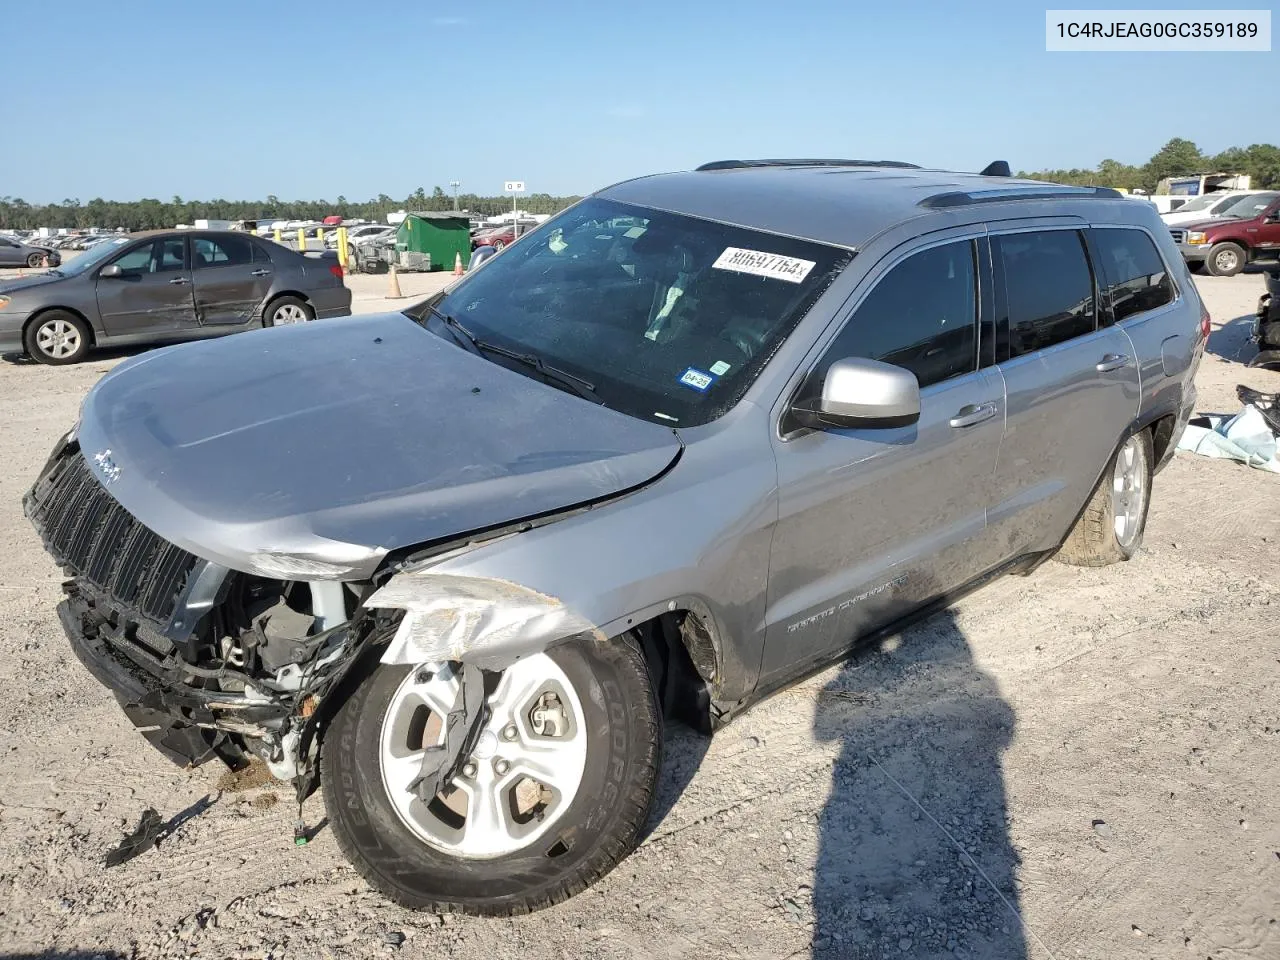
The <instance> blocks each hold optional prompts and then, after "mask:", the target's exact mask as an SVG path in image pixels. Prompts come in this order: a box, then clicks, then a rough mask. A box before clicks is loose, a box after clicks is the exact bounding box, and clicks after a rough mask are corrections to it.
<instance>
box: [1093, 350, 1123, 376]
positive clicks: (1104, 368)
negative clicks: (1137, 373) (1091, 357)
mask: <svg viewBox="0 0 1280 960" xmlns="http://www.w3.org/2000/svg"><path fill="white" fill-rule="evenodd" d="M1128 365H1129V358H1128V357H1126V356H1125V355H1124V354H1123V353H1108V354H1107V355H1106V356H1105V357H1103V358H1102V359H1101V360H1099V361H1098V362H1097V363H1095V364H1094V365H1093V369H1095V370H1097V371H1098V372H1099V373H1109V372H1110V371H1112V370H1119V369H1120V368H1121V367H1127V366H1128Z"/></svg>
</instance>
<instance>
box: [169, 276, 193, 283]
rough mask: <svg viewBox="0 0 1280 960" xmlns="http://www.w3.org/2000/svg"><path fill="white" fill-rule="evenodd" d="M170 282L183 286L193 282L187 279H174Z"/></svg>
mask: <svg viewBox="0 0 1280 960" xmlns="http://www.w3.org/2000/svg"><path fill="white" fill-rule="evenodd" d="M169 282H170V283H174V284H181V283H190V282H191V281H190V280H188V279H187V278H186V277H174V278H173V279H172V280H170V281H169Z"/></svg>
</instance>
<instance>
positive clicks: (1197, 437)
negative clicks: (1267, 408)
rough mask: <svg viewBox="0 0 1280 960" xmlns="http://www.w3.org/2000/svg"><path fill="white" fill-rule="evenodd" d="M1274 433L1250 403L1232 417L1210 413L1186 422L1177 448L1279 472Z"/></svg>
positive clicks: (1279, 464) (1279, 463) (1279, 460)
mask: <svg viewBox="0 0 1280 960" xmlns="http://www.w3.org/2000/svg"><path fill="white" fill-rule="evenodd" d="M1277 446H1280V444H1278V443H1277V441H1276V435H1275V434H1274V433H1272V432H1271V428H1270V427H1268V426H1267V423H1266V421H1265V420H1263V418H1262V414H1261V413H1260V412H1259V411H1258V408H1257V407H1255V406H1254V405H1253V404H1251V403H1250V404H1246V405H1245V407H1244V409H1243V410H1241V411H1240V412H1239V413H1237V414H1236V415H1235V416H1234V417H1228V416H1225V415H1221V414H1210V415H1209V416H1205V417H1197V418H1196V419H1195V420H1192V421H1191V422H1190V423H1189V424H1187V428H1186V430H1184V431H1183V434H1182V439H1181V440H1179V441H1178V449H1179V450H1188V451H1190V452H1191V453H1198V454H1200V455H1201V456H1204V457H1220V458H1223V459H1228V460H1239V461H1240V462H1241V463H1247V464H1248V465H1249V466H1251V467H1257V468H1258V469H1259V470H1267V471H1270V472H1271V473H1280V459H1277V456H1276V448H1277Z"/></svg>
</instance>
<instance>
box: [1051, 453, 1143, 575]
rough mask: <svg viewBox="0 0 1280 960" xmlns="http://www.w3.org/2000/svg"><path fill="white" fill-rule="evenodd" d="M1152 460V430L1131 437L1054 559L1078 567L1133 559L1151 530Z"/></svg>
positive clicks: (1105, 474) (1110, 465)
mask: <svg viewBox="0 0 1280 960" xmlns="http://www.w3.org/2000/svg"><path fill="white" fill-rule="evenodd" d="M1153 462H1154V450H1153V448H1152V445H1151V431H1149V430H1142V431H1140V432H1138V433H1135V434H1133V435H1132V436H1130V437H1129V438H1128V439H1126V440H1125V442H1124V443H1122V444H1121V445H1120V449H1119V450H1117V451H1116V454H1115V456H1114V457H1112V459H1111V463H1110V464H1108V466H1107V470H1106V472H1105V473H1103V475H1102V479H1101V480H1099V481H1098V486H1097V487H1096V488H1094V491H1093V495H1092V496H1091V497H1090V498H1089V503H1088V504H1087V505H1086V506H1085V508H1084V513H1083V514H1081V515H1080V519H1079V520H1077V521H1076V525H1075V527H1073V528H1072V530H1071V533H1070V534H1068V536H1067V539H1066V542H1065V543H1063V545H1062V546H1061V547H1060V548H1059V549H1058V552H1057V554H1056V555H1055V557H1054V559H1056V560H1060V561H1061V562H1063V563H1068V564H1072V565H1073V566H1078V567H1105V566H1107V565H1108V564H1111V563H1119V562H1121V561H1124V560H1129V559H1132V557H1133V555H1134V554H1135V553H1137V552H1138V548H1139V547H1140V546H1142V536H1143V534H1144V533H1145V532H1146V527H1147V512H1148V511H1149V510H1150V508H1151V478H1152V464H1153Z"/></svg>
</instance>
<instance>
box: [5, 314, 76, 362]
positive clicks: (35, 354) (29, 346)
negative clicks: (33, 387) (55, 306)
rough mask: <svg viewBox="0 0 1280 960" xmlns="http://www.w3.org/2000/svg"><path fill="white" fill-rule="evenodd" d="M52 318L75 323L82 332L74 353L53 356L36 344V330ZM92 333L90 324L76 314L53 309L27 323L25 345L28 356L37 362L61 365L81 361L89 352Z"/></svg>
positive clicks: (24, 336) (24, 335) (23, 339)
mask: <svg viewBox="0 0 1280 960" xmlns="http://www.w3.org/2000/svg"><path fill="white" fill-rule="evenodd" d="M50 320H65V321H66V322H67V323H70V324H71V325H73V326H74V327H75V328H76V329H77V330H78V331H79V332H80V346H79V348H78V349H77V350H76V351H75V352H74V353H72V354H69V355H67V356H65V357H51V356H49V355H48V354H47V353H45V352H44V351H43V350H41V349H40V347H39V346H38V345H37V344H36V332H37V331H38V330H39V329H40V328H41V327H43V326H44V325H45V324H46V323H48V322H49V321H50ZM91 340H92V335H91V334H90V332H89V326H88V324H86V323H85V322H84V321H83V320H81V319H80V318H79V317H77V316H76V315H75V314H71V313H67V312H65V311H63V310H51V311H49V312H48V313H43V314H41V315H40V316H38V317H36V319H34V320H32V321H31V322H30V323H29V324H27V328H26V330H25V331H24V333H23V336H22V341H23V346H24V347H25V348H26V351H27V356H29V357H31V358H32V359H33V360H35V361H36V362H37V363H44V364H48V365H49V366H51V367H61V366H65V365H66V364H69V363H79V362H80V361H81V360H83V359H84V358H85V356H86V355H87V354H88V352H89V344H90V341H91Z"/></svg>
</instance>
